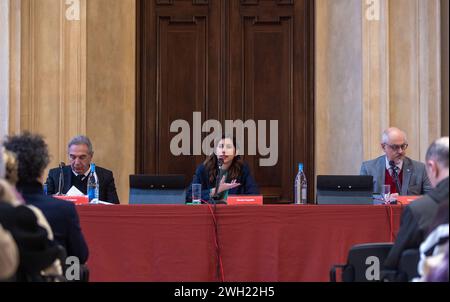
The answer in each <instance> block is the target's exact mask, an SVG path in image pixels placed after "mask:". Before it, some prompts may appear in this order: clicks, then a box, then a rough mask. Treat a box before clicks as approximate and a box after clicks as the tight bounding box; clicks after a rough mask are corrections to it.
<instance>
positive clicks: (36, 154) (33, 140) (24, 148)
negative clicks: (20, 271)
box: [4, 132, 89, 264]
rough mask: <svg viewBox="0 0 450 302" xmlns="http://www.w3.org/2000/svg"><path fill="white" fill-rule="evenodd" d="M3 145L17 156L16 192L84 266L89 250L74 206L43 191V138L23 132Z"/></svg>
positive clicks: (46, 156) (45, 155)
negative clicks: (42, 218) (39, 213)
mask: <svg viewBox="0 0 450 302" xmlns="http://www.w3.org/2000/svg"><path fill="white" fill-rule="evenodd" d="M4 146H5V149H6V150H8V151H11V152H13V153H14V154H15V155H16V157H17V161H18V164H19V169H18V176H19V181H18V183H17V189H18V191H19V192H20V193H21V194H22V197H23V199H24V200H25V202H26V203H27V204H31V205H33V206H35V207H37V208H39V209H40V210H41V211H42V212H43V213H44V215H45V217H46V218H47V220H48V222H49V224H50V226H51V228H52V230H53V233H54V237H55V241H56V242H57V243H58V244H60V245H62V246H63V247H64V248H65V249H66V252H67V256H75V257H78V259H79V261H80V263H81V264H83V263H85V262H86V261H87V259H88V255H89V251H88V247H87V244H86V241H85V240H84V236H83V233H82V232H81V227H80V222H79V218H78V213H77V211H76V209H75V205H74V204H73V203H72V202H69V201H64V200H58V199H54V198H52V197H50V196H46V195H44V192H43V188H42V180H43V174H44V170H45V168H46V167H47V165H48V163H49V162H50V159H49V154H48V149H47V144H46V143H45V141H44V139H43V138H42V137H41V136H40V135H33V134H30V133H28V132H25V133H24V134H22V135H19V136H10V137H8V138H7V139H6V141H5V142H4Z"/></svg>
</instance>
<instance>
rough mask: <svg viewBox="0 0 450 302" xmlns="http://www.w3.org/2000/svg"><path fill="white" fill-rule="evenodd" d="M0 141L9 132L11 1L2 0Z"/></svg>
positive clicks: (0, 5)
mask: <svg viewBox="0 0 450 302" xmlns="http://www.w3.org/2000/svg"><path fill="white" fill-rule="evenodd" d="M0 45H1V47H0V142H1V141H2V139H3V137H4V136H5V135H6V134H8V113H9V109H8V108H9V1H6V0H0Z"/></svg>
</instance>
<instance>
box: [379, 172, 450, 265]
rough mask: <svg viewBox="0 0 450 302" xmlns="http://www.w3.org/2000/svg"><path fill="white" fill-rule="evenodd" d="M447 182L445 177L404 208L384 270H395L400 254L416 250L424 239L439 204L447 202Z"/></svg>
mask: <svg viewBox="0 0 450 302" xmlns="http://www.w3.org/2000/svg"><path fill="white" fill-rule="evenodd" d="M448 181H449V179H448V177H447V178H446V179H444V180H442V181H441V182H440V183H439V184H438V185H437V187H436V188H435V189H434V190H433V191H431V192H429V193H428V194H427V195H425V196H423V197H421V198H420V199H418V200H415V201H413V202H412V203H411V204H409V205H408V206H407V207H406V208H405V210H404V211H403V213H402V216H401V220H400V229H399V231H398V234H397V239H396V240H395V243H394V246H393V247H392V249H391V250H390V252H389V255H388V257H387V258H386V260H385V262H384V265H383V268H384V269H387V270H397V269H398V265H399V262H400V258H401V255H402V253H403V252H404V251H405V250H407V249H418V248H419V247H420V244H421V243H422V242H423V241H424V240H425V239H426V235H427V234H428V232H429V228H430V225H431V223H432V222H433V219H434V217H435V215H436V212H437V210H438V208H439V205H440V203H441V202H442V201H444V200H448V184H449V182H448Z"/></svg>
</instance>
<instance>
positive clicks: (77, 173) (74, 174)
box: [47, 135, 119, 204]
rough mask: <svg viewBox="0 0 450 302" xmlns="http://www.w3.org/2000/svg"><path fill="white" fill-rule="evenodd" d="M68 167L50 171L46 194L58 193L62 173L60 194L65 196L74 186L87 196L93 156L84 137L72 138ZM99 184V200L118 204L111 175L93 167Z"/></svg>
mask: <svg viewBox="0 0 450 302" xmlns="http://www.w3.org/2000/svg"><path fill="white" fill-rule="evenodd" d="M67 148H68V150H67V152H68V155H69V161H70V166H66V167H59V168H55V169H51V170H50V172H49V173H48V178H47V194H48V195H53V194H56V193H59V189H60V188H59V183H60V182H59V178H60V175H61V171H62V175H63V177H62V181H61V193H63V194H66V193H67V192H68V191H69V190H70V188H71V187H72V186H75V187H76V188H77V189H78V190H79V191H80V192H82V193H83V194H87V181H88V176H89V173H90V171H91V168H90V166H91V161H92V157H93V156H94V150H93V148H92V144H91V141H90V139H89V138H88V137H86V136H82V135H80V136H77V137H74V138H73V139H72V140H71V141H70V142H69V145H68V147H67ZM95 173H96V174H97V178H98V183H99V199H100V200H101V201H106V202H110V203H115V204H118V203H119V198H118V197H117V191H116V185H115V184H114V176H113V173H112V172H111V171H109V170H107V169H104V168H102V167H98V166H97V167H95Z"/></svg>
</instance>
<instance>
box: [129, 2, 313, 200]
mask: <svg viewBox="0 0 450 302" xmlns="http://www.w3.org/2000/svg"><path fill="white" fill-rule="evenodd" d="M137 10H138V11H137V14H138V22H137V41H138V45H137V50H138V55H137V58H138V60H137V70H138V74H137V78H138V89H137V90H138V93H137V104H136V105H137V119H136V135H137V136H136V150H137V154H136V170H137V173H148V174H184V175H186V177H187V182H189V181H190V180H191V178H192V175H193V174H194V171H195V168H196V166H197V165H198V164H200V163H201V162H202V161H203V160H204V159H205V155H183V156H175V155H173V154H172V152H171V150H170V143H171V141H172V139H173V138H174V137H175V136H176V135H177V133H173V132H170V127H171V124H172V123H173V122H174V121H176V120H185V121H187V122H189V123H190V126H191V141H192V140H193V139H194V136H195V135H194V133H192V132H193V131H194V130H195V129H197V130H198V125H195V122H194V121H193V113H194V112H201V117H202V122H204V121H206V120H218V121H220V122H221V123H222V125H224V123H225V121H226V120H230V121H236V120H242V121H244V122H245V121H248V120H253V121H255V122H256V124H257V125H258V121H266V122H267V123H266V125H267V128H266V132H267V135H266V136H267V137H266V139H267V144H266V146H267V147H269V146H270V147H271V149H272V150H273V148H274V144H277V149H278V160H277V163H276V165H274V166H262V165H260V159H261V157H262V158H267V157H268V155H266V156H262V155H261V154H260V152H257V153H258V154H257V155H251V156H250V155H245V156H244V159H245V161H246V162H247V163H248V164H249V165H250V167H251V171H252V174H253V176H254V177H255V179H256V181H257V183H258V185H259V186H260V189H261V192H262V193H263V194H264V198H265V202H268V203H271V202H283V201H291V200H292V198H293V184H294V177H295V174H296V172H297V171H296V169H297V163H298V162H303V163H305V170H306V172H307V177H308V181H309V194H310V195H309V196H312V195H311V194H312V192H313V190H312V188H313V186H314V179H313V177H314V1H313V0H141V1H139V2H138V6H137ZM271 120H275V121H278V140H277V142H270V141H269V139H270V138H269V128H270V121H271ZM194 128H195V129H194ZM262 130H264V129H258V131H262ZM207 135H208V133H202V136H201V137H202V138H204V137H206V136H207ZM247 139H248V137H247ZM247 139H246V142H247ZM198 143H201V142H199V141H198V139H197V141H192V142H191V150H192V153H191V154H194V153H195V152H194V151H195V150H194V148H195V146H197V145H198ZM257 151H260V150H259V149H257Z"/></svg>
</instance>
